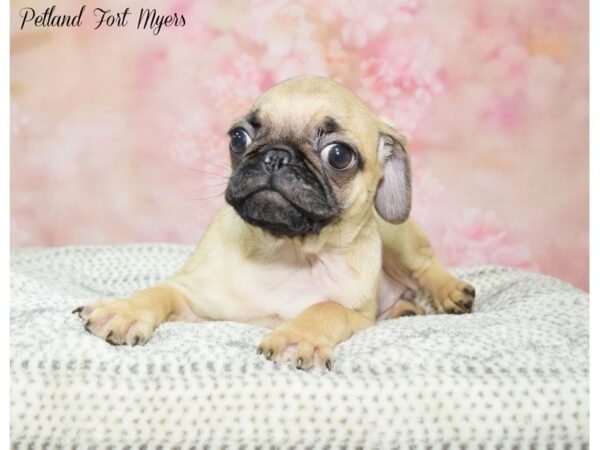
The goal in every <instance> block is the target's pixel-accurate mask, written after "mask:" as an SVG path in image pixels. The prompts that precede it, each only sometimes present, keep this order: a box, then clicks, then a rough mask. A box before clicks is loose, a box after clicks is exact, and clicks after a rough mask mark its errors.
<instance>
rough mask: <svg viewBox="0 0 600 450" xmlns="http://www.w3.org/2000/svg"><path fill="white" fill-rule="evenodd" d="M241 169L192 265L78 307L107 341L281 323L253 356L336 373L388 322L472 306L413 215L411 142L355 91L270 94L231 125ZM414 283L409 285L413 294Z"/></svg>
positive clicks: (292, 85)
mask: <svg viewBox="0 0 600 450" xmlns="http://www.w3.org/2000/svg"><path fill="white" fill-rule="evenodd" d="M229 136H230V138H231V140H230V144H229V152H230V156H231V167H232V173H231V176H230V178H229V183H228V186H227V190H226V193H225V199H226V201H227V205H226V206H224V207H223V208H221V209H220V210H219V211H218V213H217V215H216V217H215V219H214V221H213V222H212V224H211V225H210V226H209V228H208V229H207V231H206V233H205V235H204V237H203V238H202V240H201V241H200V243H199V244H198V246H197V248H196V250H195V252H194V253H193V255H192V256H191V257H190V258H189V260H188V261H187V262H186V263H185V264H184V266H183V267H182V268H181V269H180V270H179V272H177V273H176V274H174V275H173V276H171V277H170V278H169V279H167V280H165V281H164V282H162V283H160V284H159V285H157V286H154V287H150V288H148V289H144V290H142V291H140V292H137V293H134V294H133V295H131V296H130V297H129V298H124V299H112V300H105V301H100V302H96V303H92V304H89V305H87V306H85V307H79V308H77V309H76V310H75V311H74V313H78V314H79V315H80V316H81V317H82V318H83V319H84V320H85V328H86V330H88V331H89V332H91V333H93V334H95V335H96V336H98V337H100V338H102V339H105V340H106V341H108V342H109V343H111V344H117V345H118V344H125V345H138V344H144V343H145V342H146V341H147V340H148V339H149V338H150V336H151V335H152V333H153V331H154V330H155V329H156V327H158V326H159V325H160V324H161V323H163V322H166V321H175V320H180V321H192V322H198V321H205V320H233V321H239V322H245V323H250V324H256V325H260V326H265V327H268V328H272V329H273V330H272V331H271V332H270V333H268V334H266V335H265V336H264V337H263V338H262V341H261V342H260V344H259V345H258V349H257V352H258V353H259V354H262V355H263V356H264V357H266V358H267V359H274V360H291V361H292V363H293V364H294V365H295V366H296V367H297V368H300V369H308V368H310V367H311V366H313V365H319V366H320V367H323V366H324V367H326V368H327V369H329V370H331V368H332V364H333V351H334V347H335V346H336V344H338V343H340V342H342V341H344V340H346V339H348V338H349V337H350V336H352V335H353V334H354V333H356V332H357V331H359V330H362V329H364V328H367V327H369V326H371V325H373V324H374V323H375V321H376V319H377V318H378V317H380V318H382V317H387V318H393V317H398V316H401V315H414V314H420V313H422V311H421V310H420V309H419V308H418V307H417V306H416V305H415V304H414V303H413V302H412V301H411V297H412V295H411V293H412V292H413V291H414V290H416V289H418V288H422V289H424V290H425V291H426V292H427V293H428V294H429V295H430V296H431V298H432V299H433V301H434V303H435V305H436V307H437V309H438V311H439V312H447V313H452V314H462V313H467V312H469V311H470V310H471V307H472V305H473V301H474V297H475V289H474V288H473V287H472V286H471V285H470V284H468V283H466V282H464V281H461V280H459V279H457V278H455V277H454V276H452V275H451V274H450V273H449V272H448V271H447V270H446V269H445V268H444V267H443V266H442V264H440V262H439V261H438V260H437V259H436V257H435V255H434V252H433V250H432V249H431V246H430V245H429V242H428V240H427V238H426V236H425V235H424V234H423V232H422V231H421V230H420V229H419V227H418V226H417V225H416V224H415V223H414V222H412V221H411V220H410V219H409V218H408V217H409V212H410V206H411V177H410V164H409V156H408V154H407V152H406V143H405V141H404V138H403V137H402V136H401V135H400V134H399V133H398V132H397V131H396V130H395V129H394V128H393V127H392V126H390V125H389V124H388V123H386V122H385V121H383V120H382V119H380V118H378V117H377V116H376V115H374V114H373V113H372V112H371V111H370V110H369V108H368V107H367V106H366V105H365V104H364V103H363V102H362V101H361V100H360V99H359V98H358V97H357V96H356V95H355V94H354V93H353V92H352V91H350V90H349V89H347V88H346V87H344V86H342V85H341V84H339V83H337V82H334V81H332V80H329V79H327V78H323V77H318V76H301V77H298V78H293V79H290V80H287V81H284V82H282V83H280V84H277V85H276V86H274V87H272V88H271V89H269V90H268V91H267V92H265V93H264V94H263V95H262V96H261V97H259V98H258V100H256V102H255V104H254V105H253V107H252V109H251V110H250V112H249V113H248V114H247V115H246V116H244V117H242V118H240V119H239V120H237V121H235V122H234V124H233V125H232V126H231V129H230V130H229ZM407 286H408V287H409V288H410V289H407Z"/></svg>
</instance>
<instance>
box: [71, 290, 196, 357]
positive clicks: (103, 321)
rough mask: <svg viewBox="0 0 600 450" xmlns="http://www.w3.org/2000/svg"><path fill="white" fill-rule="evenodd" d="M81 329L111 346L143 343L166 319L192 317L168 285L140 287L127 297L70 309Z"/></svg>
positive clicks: (176, 292) (175, 291)
mask: <svg viewBox="0 0 600 450" xmlns="http://www.w3.org/2000/svg"><path fill="white" fill-rule="evenodd" d="M73 313H78V314H79V316H80V317H81V318H82V319H84V320H85V321H86V322H85V325H84V327H85V329H86V330H87V331H89V332H90V333H92V334H95V335H96V336H98V337H101V338H102V339H105V340H106V341H107V342H108V343H110V344H113V345H120V344H127V345H138V344H144V343H145V342H146V341H147V340H148V339H149V338H150V336H151V335H152V333H153V332H154V330H155V329H156V327H158V326H159V325H160V324H161V323H163V322H167V321H170V320H192V319H193V318H194V314H193V312H192V311H191V309H190V307H189V306H188V302H187V300H186V299H185V298H184V296H183V295H182V294H181V293H179V292H178V291H177V290H175V289H174V288H172V287H170V286H155V287H151V288H148V289H144V290H142V291H140V292H138V293H136V294H134V295H132V296H131V297H130V298H128V299H123V300H104V301H100V302H96V303H92V304H89V305H86V306H81V307H79V308H77V309H75V310H74V311H73Z"/></svg>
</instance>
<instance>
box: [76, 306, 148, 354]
mask: <svg viewBox="0 0 600 450" xmlns="http://www.w3.org/2000/svg"><path fill="white" fill-rule="evenodd" d="M77 310H79V311H77ZM77 310H76V311H77V313H78V314H79V315H80V317H82V318H83V319H84V320H85V323H84V328H85V329H86V331H88V332H90V333H92V334H93V335H95V336H98V337H100V338H102V339H104V340H105V341H106V342H107V343H109V344H111V345H124V344H126V345H139V344H144V343H145V342H146V341H147V340H148V339H149V338H150V336H151V335H152V333H153V331H154V328H155V326H154V324H153V321H152V319H151V317H150V316H149V314H148V313H147V312H146V311H144V310H142V309H139V308H136V307H135V306H134V305H132V304H131V302H128V301H127V300H114V301H104V302H98V303H95V304H92V305H87V306H85V307H81V309H80V308H77Z"/></svg>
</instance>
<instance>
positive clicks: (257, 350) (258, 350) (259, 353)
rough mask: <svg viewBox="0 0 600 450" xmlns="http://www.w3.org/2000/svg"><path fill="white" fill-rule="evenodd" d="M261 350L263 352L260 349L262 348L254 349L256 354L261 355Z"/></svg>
mask: <svg viewBox="0 0 600 450" xmlns="http://www.w3.org/2000/svg"><path fill="white" fill-rule="evenodd" d="M262 352H263V349H262V348H260V347H258V348H257V349H256V354H257V355H262Z"/></svg>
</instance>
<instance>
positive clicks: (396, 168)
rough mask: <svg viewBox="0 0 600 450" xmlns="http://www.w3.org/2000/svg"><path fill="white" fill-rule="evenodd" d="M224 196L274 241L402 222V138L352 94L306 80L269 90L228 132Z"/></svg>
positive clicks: (405, 206) (405, 205)
mask: <svg viewBox="0 0 600 450" xmlns="http://www.w3.org/2000/svg"><path fill="white" fill-rule="evenodd" d="M229 136H230V138H231V140H230V145H229V150H230V155H231V163H232V169H233V172H232V175H231V177H230V180H229V184H228V186H227V190H226V193H225V198H226V200H227V202H228V203H229V204H231V205H232V206H233V207H234V208H235V210H236V211H237V212H238V214H239V215H240V216H241V217H242V218H243V219H244V220H245V221H246V222H248V223H250V224H252V225H255V226H258V227H260V228H262V229H264V230H265V231H268V232H270V233H271V234H273V235H275V236H287V237H296V236H305V235H310V234H318V233H319V232H320V231H321V230H322V229H323V228H324V227H325V226H327V225H329V224H332V223H338V222H344V221H353V220H356V219H360V218H363V217H365V215H366V214H372V210H373V206H375V208H376V210H377V211H378V213H379V214H380V215H381V216H382V217H383V218H384V219H386V220H389V221H392V222H401V221H403V220H405V219H406V217H407V216H408V212H409V209H410V175H409V168H408V157H407V155H406V152H405V150H404V147H403V146H402V144H401V142H400V140H401V137H400V136H399V135H398V134H397V133H396V132H395V130H393V129H392V128H391V127H389V126H388V125H386V124H384V123H383V122H382V121H381V120H380V119H378V118H377V117H376V116H374V115H373V114H372V113H371V112H370V111H369V110H368V108H367V107H366V106H365V105H364V103H362V102H361V101H360V99H359V98H358V97H356V96H355V95H354V94H353V93H352V92H351V91H350V90H348V89H347V88H345V87H343V86H342V85H340V84H338V83H335V82H333V81H331V80H328V79H326V78H322V77H315V76H303V77H299V78H294V79H291V80H288V81H285V82H283V83H280V84H278V85H276V86H274V87H273V88H271V89H269V90H268V91H267V92H265V93H264V94H263V95H262V96H261V97H260V98H259V99H258V100H257V101H256V102H255V104H254V105H253V107H252V110H251V111H250V112H249V113H248V114H247V115H246V116H245V117H243V118H241V119H240V120H238V121H236V122H235V123H234V124H233V125H232V127H231V128H230V130H229Z"/></svg>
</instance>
